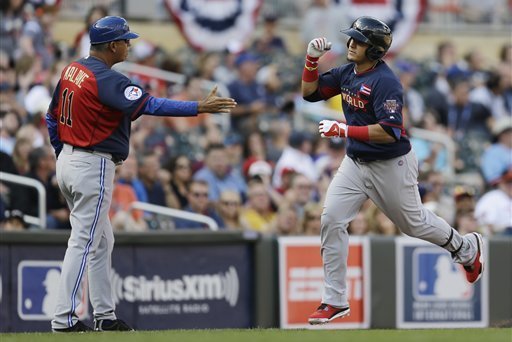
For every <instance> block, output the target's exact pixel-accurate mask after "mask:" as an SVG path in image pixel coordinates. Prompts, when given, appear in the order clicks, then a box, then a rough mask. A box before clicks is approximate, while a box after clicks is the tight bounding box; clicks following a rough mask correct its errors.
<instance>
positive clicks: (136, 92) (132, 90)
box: [124, 86, 142, 101]
mask: <svg viewBox="0 0 512 342" xmlns="http://www.w3.org/2000/svg"><path fill="white" fill-rule="evenodd" d="M141 96H142V90H141V89H140V88H139V87H136V86H129V87H126V89H125V90H124V97H126V99H128V100H130V101H135V100H138V99H140V97H141Z"/></svg>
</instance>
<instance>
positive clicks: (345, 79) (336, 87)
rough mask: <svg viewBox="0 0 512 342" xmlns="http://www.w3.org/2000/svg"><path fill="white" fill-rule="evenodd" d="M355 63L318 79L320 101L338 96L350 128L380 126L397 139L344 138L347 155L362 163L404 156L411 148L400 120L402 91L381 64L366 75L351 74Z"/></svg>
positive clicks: (385, 66)
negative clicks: (384, 142)
mask: <svg viewBox="0 0 512 342" xmlns="http://www.w3.org/2000/svg"><path fill="white" fill-rule="evenodd" d="M354 68H355V64H353V63H350V64H345V65H342V66H340V67H337V68H334V69H331V70H329V71H328V72H326V73H324V74H323V75H321V76H320V78H319V88H318V91H319V93H320V95H321V96H322V98H323V99H328V98H331V97H333V96H335V95H338V94H341V101H342V106H343V113H344V114H345V118H346V120H347V124H348V125H350V126H368V125H373V124H380V125H381V126H387V127H386V128H390V129H388V130H389V131H393V132H394V134H395V137H396V138H397V140H396V141H395V142H393V143H390V144H376V143H371V142H363V141H358V140H355V139H351V138H348V139H347V140H348V141H347V155H348V156H349V157H351V158H359V159H362V160H365V161H372V160H385V159H391V158H394V157H398V156H401V155H404V154H406V153H407V152H409V151H410V149H411V144H410V142H409V139H408V138H407V136H406V134H405V130H404V127H403V119H402V106H403V89H402V85H401V84H400V81H399V80H398V78H397V77H396V76H395V74H393V72H392V71H391V69H390V68H389V67H388V66H387V65H386V63H385V62H383V61H379V62H378V63H377V65H376V66H375V67H374V68H373V69H370V70H368V71H366V72H362V73H357V74H356V73H355V69H354Z"/></svg>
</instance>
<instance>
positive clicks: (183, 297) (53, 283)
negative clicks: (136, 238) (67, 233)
mask: <svg viewBox="0 0 512 342" xmlns="http://www.w3.org/2000/svg"><path fill="white" fill-rule="evenodd" d="M5 250H6V251H8V249H7V248H6V249H5ZM250 251H251V250H250V247H249V245H246V244H238V245H235V244H230V245H225V246H224V245H215V246H208V245H198V246H186V245H184V246H164V247H161V246H137V247H133V246H117V247H116V248H115V249H114V252H113V255H112V265H113V272H112V285H113V292H114V298H115V302H116V314H117V316H118V317H119V318H122V319H123V320H125V321H126V322H128V323H129V324H130V325H132V326H133V327H134V328H136V329H143V330H146V329H148V330H151V329H192V328H201V329H206V328H218V329H221V328H249V327H251V326H253V311H254V305H253V300H254V299H253V295H252V294H253V288H252V283H253V282H252V277H253V275H252V270H253V268H252V255H251V253H250ZM64 253H65V246H30V245H18V246H16V248H12V249H11V251H10V254H9V253H8V252H5V253H4V252H3V249H2V254H0V258H1V259H2V263H1V265H2V266H1V268H0V276H1V277H2V281H1V282H0V284H2V289H1V290H2V291H1V292H0V293H1V297H0V304H1V306H0V308H1V310H2V311H0V313H1V314H2V323H1V329H2V330H1V331H50V329H51V327H50V321H51V319H52V316H53V313H54V308H55V304H56V300H57V296H58V286H59V278H60V273H61V266H62V259H63V257H64ZM4 254H5V256H4ZM9 258H10V261H11V263H10V265H9V264H8V263H9ZM9 270H10V271H9ZM5 272H8V274H7V277H4V273H5ZM4 278H5V279H4ZM87 284H88V281H87V278H85V281H84V282H83V284H82V286H84V287H83V289H84V290H83V294H84V295H83V296H82V299H81V304H80V305H79V306H78V309H77V313H78V315H79V317H80V319H81V320H83V321H85V323H86V324H92V317H91V316H92V308H91V307H90V305H89V304H88V303H89V300H88V288H87ZM4 286H7V288H4ZM4 311H5V312H4ZM4 315H5V316H7V317H8V318H9V319H6V320H4V319H3V317H4Z"/></svg>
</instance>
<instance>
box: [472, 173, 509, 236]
mask: <svg viewBox="0 0 512 342" xmlns="http://www.w3.org/2000/svg"><path fill="white" fill-rule="evenodd" d="M475 217H476V219H477V220H478V222H479V223H480V224H481V225H482V226H484V227H485V229H486V232H485V233H486V235H494V234H507V235H508V234H512V169H509V170H508V171H507V172H505V173H504V174H503V175H502V176H501V178H500V181H499V182H498V185H497V188H496V189H495V190H491V191H489V192H487V193H486V194H484V195H483V196H482V198H480V199H479V200H478V202H477V203H476V208H475Z"/></svg>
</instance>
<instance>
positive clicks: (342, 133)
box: [318, 120, 348, 138]
mask: <svg viewBox="0 0 512 342" xmlns="http://www.w3.org/2000/svg"><path fill="white" fill-rule="evenodd" d="M347 131H348V126H347V125H346V124H344V123H342V122H338V121H332V120H322V121H320V122H319V123H318V133H320V136H321V137H322V138H333V137H342V138H345V137H347Z"/></svg>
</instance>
